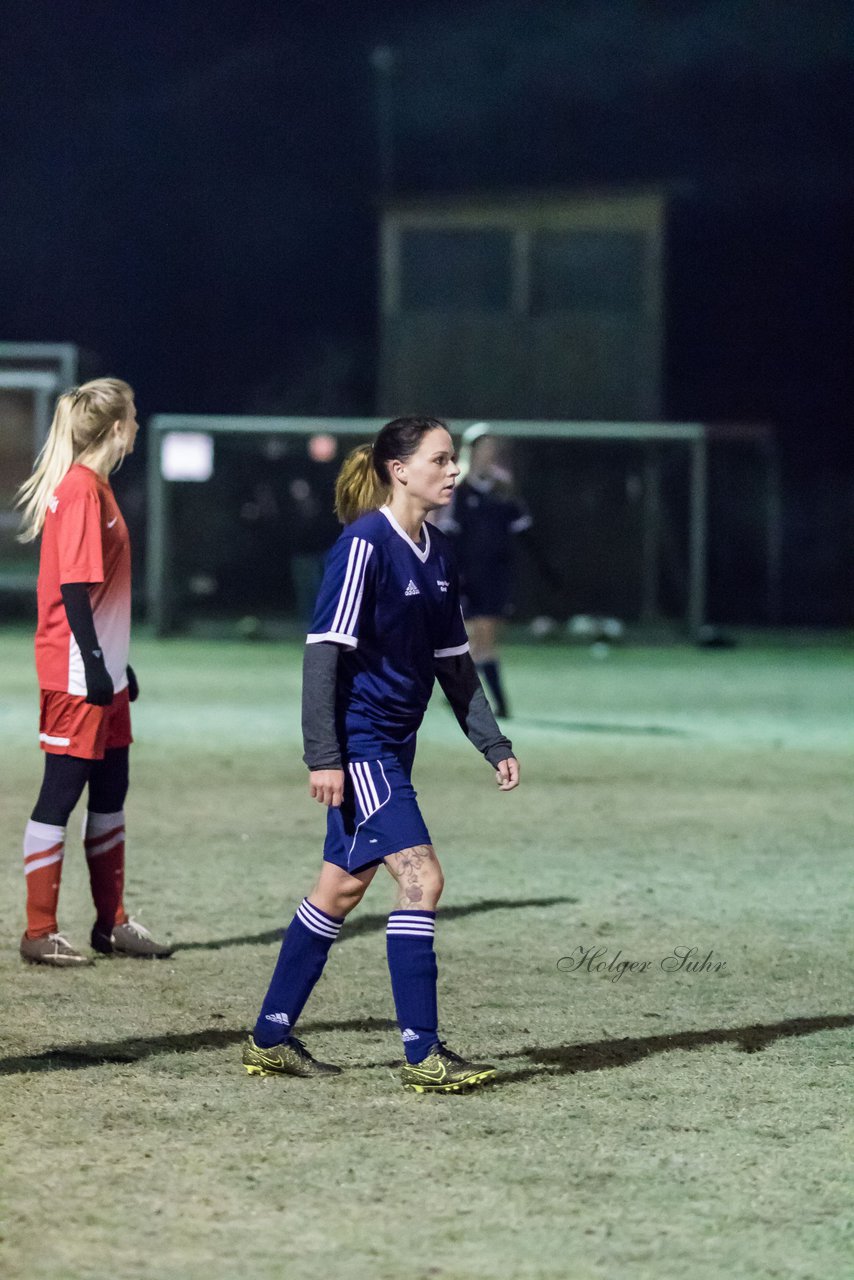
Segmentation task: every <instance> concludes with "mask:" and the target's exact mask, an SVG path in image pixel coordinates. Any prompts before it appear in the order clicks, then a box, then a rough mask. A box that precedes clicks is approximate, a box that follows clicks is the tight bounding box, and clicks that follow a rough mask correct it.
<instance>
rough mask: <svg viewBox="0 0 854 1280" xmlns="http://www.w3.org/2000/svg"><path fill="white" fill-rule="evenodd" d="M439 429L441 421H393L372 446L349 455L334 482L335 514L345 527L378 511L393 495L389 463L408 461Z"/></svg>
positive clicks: (396, 419)
mask: <svg viewBox="0 0 854 1280" xmlns="http://www.w3.org/2000/svg"><path fill="white" fill-rule="evenodd" d="M437 427H439V428H441V429H442V430H444V431H447V430H448V424H447V423H446V422H443V421H442V419H441V418H394V419H393V420H392V421H391V422H387V423H386V424H385V426H384V427H383V428H382V430H381V431H380V432H379V434H378V435H377V438H376V440H374V442H373V444H360V445H359V447H358V448H357V449H354V450H353V451H352V453H350V454H348V455H347V457H346V458H345V459H344V465H343V467H342V468H341V470H340V472H339V473H338V479H337V481H336V483H335V514H336V515H337V517H338V519H339V520H340V521H341V523H342V524H352V523H353V521H354V520H358V518H359V516H363V515H365V514H366V513H367V512H368V511H377V510H378V509H379V508H380V507H381V506H383V505H384V504H385V503H386V502H388V500H389V497H390V496H391V472H390V470H389V463H390V462H393V461H394V460H398V461H400V462H405V461H406V459H407V458H411V457H412V455H413V454H414V453H417V452H418V449H419V447H420V445H421V441H422V440H423V439H424V437H425V436H426V435H427V434H428V433H429V432H430V431H435V430H436V428H437Z"/></svg>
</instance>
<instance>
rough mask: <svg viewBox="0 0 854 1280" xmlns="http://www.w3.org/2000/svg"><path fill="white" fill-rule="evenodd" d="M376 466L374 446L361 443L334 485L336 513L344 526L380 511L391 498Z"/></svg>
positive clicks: (354, 450) (347, 459)
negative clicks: (367, 514)
mask: <svg viewBox="0 0 854 1280" xmlns="http://www.w3.org/2000/svg"><path fill="white" fill-rule="evenodd" d="M388 493H389V490H388V485H385V484H383V482H382V480H381V479H380V477H379V475H378V473H377V469H376V466H375V465H374V447H373V445H370V444H360V445H359V447H358V448H357V449H353V450H352V451H351V452H350V453H348V455H347V457H346V458H345V459H344V465H343V466H342V468H341V470H340V471H339V473H338V479H337V480H336V482H335V514H336V515H337V517H338V519H339V520H340V521H341V523H342V524H352V523H353V521H354V520H358V518H359V516H363V515H365V513H366V512H368V511H377V510H378V509H379V508H380V507H381V506H382V505H383V503H384V502H385V501H386V499H387V498H388Z"/></svg>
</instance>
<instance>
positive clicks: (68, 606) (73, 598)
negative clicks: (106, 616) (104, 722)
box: [59, 582, 113, 707]
mask: <svg viewBox="0 0 854 1280" xmlns="http://www.w3.org/2000/svg"><path fill="white" fill-rule="evenodd" d="M59 589H60V592H61V593H62V603H63V604H64V605H65V612H66V615H67V617H68V625H69V627H70V628H71V634H72V635H73V636H74V639H75V640H76V641H77V647H78V649H79V650H80V657H81V658H82V659H83V672H84V674H85V676H86V701H87V702H89V703H91V705H92V706H93V707H108V706H109V705H110V703H111V702H112V700H113V681H112V677H111V676H110V673H109V671H108V670H107V666H106V663H105V662H104V653H103V650H102V649H101V646H100V645H99V643H98V637H97V636H96V634H95V621H94V619H93V617H92V605H91V602H90V600H89V587H88V585H87V583H85V582H64V583H63V584H62V586H61V587H60V588H59Z"/></svg>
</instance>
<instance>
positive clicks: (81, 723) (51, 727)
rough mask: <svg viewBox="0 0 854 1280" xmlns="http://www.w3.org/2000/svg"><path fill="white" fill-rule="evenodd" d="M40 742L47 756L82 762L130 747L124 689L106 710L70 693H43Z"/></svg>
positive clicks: (53, 690) (130, 740)
mask: <svg viewBox="0 0 854 1280" xmlns="http://www.w3.org/2000/svg"><path fill="white" fill-rule="evenodd" d="M39 742H40V744H41V749H42V751H47V752H49V753H50V755H54V756H79V757H80V758H81V759H82V760H103V758H104V752H105V751H111V750H112V749H113V748H114V747H129V746H130V744H131V743H132V742H133V738H132V737H131V731H130V700H129V698H128V691H127V689H122V691H121V693H117V694H116V695H115V697H114V698H113V701H112V702H111V703H110V705H109V706H108V707H93V706H92V705H91V703H89V702H87V701H86V699H85V698H81V697H78V696H77V695H76V694H73V693H62V692H60V691H59V690H56V689H42V691H41V714H40V716H39Z"/></svg>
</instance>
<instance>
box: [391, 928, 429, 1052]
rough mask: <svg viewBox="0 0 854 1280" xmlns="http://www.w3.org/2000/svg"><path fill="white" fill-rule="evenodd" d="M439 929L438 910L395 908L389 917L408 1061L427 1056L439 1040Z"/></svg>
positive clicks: (396, 1004) (400, 1021) (399, 1014)
mask: <svg viewBox="0 0 854 1280" xmlns="http://www.w3.org/2000/svg"><path fill="white" fill-rule="evenodd" d="M435 929H436V912H435V911H392V913H391V915H390V916H389V918H388V927H387V929H386V950H387V953H388V969H389V973H390V974H391V990H392V995H393V996H394V1007H395V1010H396V1012H397V1021H398V1025H399V1026H400V1034H401V1036H402V1037H403V1049H404V1052H405V1054H406V1060H407V1062H420V1061H421V1060H422V1058H426V1057H427V1054H428V1053H429V1052H430V1050H431V1049H432V1047H433V1045H434V1044H435V1043H436V1041H437V1040H438V1039H439V1031H438V1027H439V1013H438V1008H437V1004H436V979H437V976H438V966H437V964H436V953H435V952H434V950H433V934H434V932H435Z"/></svg>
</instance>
